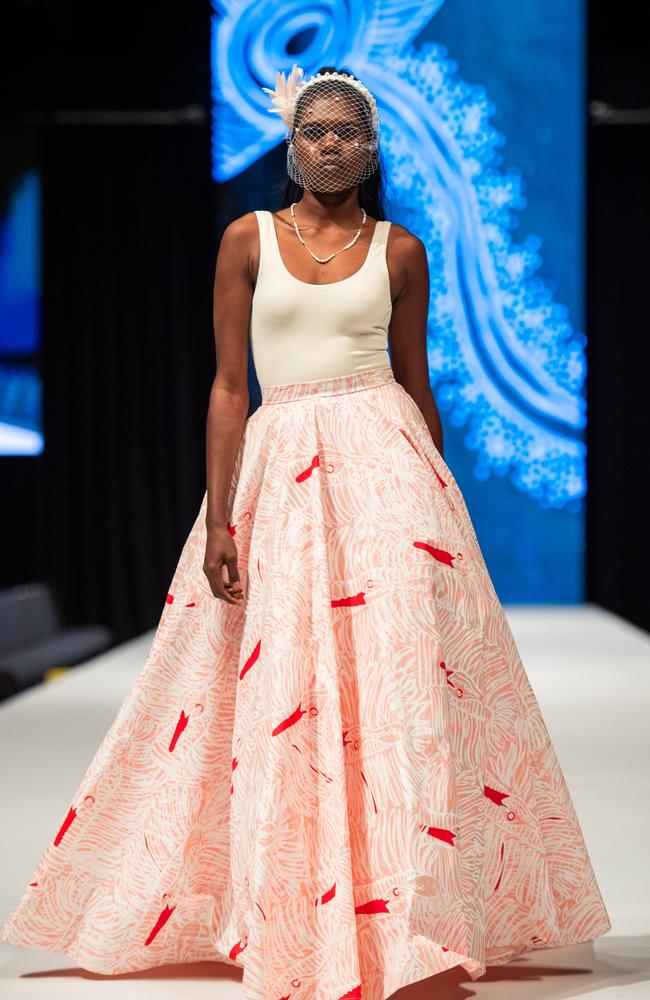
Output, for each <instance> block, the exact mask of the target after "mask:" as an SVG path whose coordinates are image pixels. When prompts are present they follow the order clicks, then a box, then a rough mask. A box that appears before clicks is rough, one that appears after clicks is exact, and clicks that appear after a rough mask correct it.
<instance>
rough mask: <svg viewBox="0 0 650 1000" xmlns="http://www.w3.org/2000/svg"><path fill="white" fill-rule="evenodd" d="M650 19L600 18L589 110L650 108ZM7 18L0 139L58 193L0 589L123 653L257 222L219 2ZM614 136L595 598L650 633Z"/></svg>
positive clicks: (592, 443)
mask: <svg viewBox="0 0 650 1000" xmlns="http://www.w3.org/2000/svg"><path fill="white" fill-rule="evenodd" d="M639 18H640V14H639V13H638V11H637V8H636V5H634V4H633V3H632V2H630V0H625V2H624V3H622V4H620V5H619V6H618V7H617V8H616V11H615V14H614V15H613V14H612V11H611V9H609V10H608V11H607V12H606V11H605V8H604V7H603V8H602V10H601V9H599V7H597V6H595V5H593V4H592V10H591V12H590V22H589V58H588V67H589V69H588V74H589V78H588V94H589V100H590V102H593V101H595V100H597V101H600V102H606V103H607V104H611V105H613V106H614V107H618V108H635V107H636V108H643V107H645V108H647V107H648V106H650V93H649V91H650V87H649V81H648V75H649V74H648V69H647V66H648V59H647V52H646V50H645V49H646V46H645V41H644V35H643V32H642V31H641V25H640V23H639ZM99 20H101V25H100V24H99V23H98V22H99ZM3 21H4V27H5V30H4V31H3V39H4V45H3V47H4V49H5V51H4V53H3V59H2V69H1V70H0V72H2V74H3V76H4V77H5V78H4V79H3V93H4V94H5V95H9V97H10V101H9V106H8V107H5V109H4V110H3V119H4V126H5V127H4V129H3V132H4V134H5V135H8V134H12V135H14V136H16V135H17V136H20V135H23V139H24V141H23V142H22V143H21V141H20V140H16V141H17V143H18V146H19V147H20V149H23V150H26V151H29V152H28V153H26V154H25V155H29V156H30V157H31V156H33V157H34V158H35V159H36V160H37V163H36V164H35V165H36V166H37V167H38V168H39V169H40V170H41V172H42V182H43V229H42V252H43V267H42V274H43V301H42V322H43V344H44V350H43V356H42V375H43V382H44V407H45V409H44V423H45V427H44V429H45V452H44V454H42V455H40V456H36V457H31V458H4V459H3V460H2V461H0V488H1V489H2V496H3V517H2V520H1V525H2V527H1V530H2V539H1V540H2V551H3V559H2V570H1V579H0V585H3V586H9V585H13V584H15V583H21V582H28V581H31V580H35V579H46V580H49V581H50V582H51V583H52V584H53V586H54V588H55V591H56V594H57V596H58V598H59V601H60V604H61V608H62V611H63V614H64V617H65V619H66V620H67V621H68V622H70V623H83V622H102V623H106V624H109V625H111V626H112V627H113V628H114V629H115V632H116V636H117V639H118V641H122V640H125V639H128V638H131V637H132V636H135V635H137V634H139V633H141V632H142V631H143V630H145V629H147V628H150V627H152V626H153V625H155V624H156V623H157V621H158V618H159V616H160V613H161V611H162V607H163V602H164V598H165V594H166V590H167V585H168V583H169V580H170V579H171V576H172V573H173V570H174V568H175V565H176V562H177V560H178V557H179V554H180V550H181V547H182V545H183V542H184V540H185V538H186V536H187V533H188V531H189V529H190V527H191V525H192V522H193V520H194V518H195V517H196V515H197V513H198V507H199V504H200V500H201V497H202V494H203V490H204V488H205V472H204V446H205V419H206V415H207V405H208V394H209V390H210V385H211V381H212V377H213V374H214V365H215V359H214V343H213V333H212V281H213V273H214V262H215V258H216V253H217V249H218V244H219V239H220V236H221V233H222V231H223V227H224V226H225V225H226V224H227V223H228V222H229V221H230V220H231V219H232V218H235V217H236V216H237V215H239V214H241V211H242V210H243V209H242V208H241V206H240V204H238V200H239V199H238V193H237V187H236V184H235V185H231V186H230V187H229V200H228V202H227V203H226V202H225V201H224V200H223V193H222V191H220V190H219V189H218V188H215V187H214V186H213V183H212V181H211V179H210V124H209V110H210V109H209V104H210V65H209V57H210V52H209V41H210V39H209V24H210V6H209V4H207V3H196V2H186V3H183V4H178V5H176V6H174V7H173V8H167V7H161V6H160V5H153V4H130V5H128V6H127V5H126V4H124V3H117V4H113V5H111V6H110V7H107V8H104V9H103V10H102V12H101V18H100V15H99V13H98V10H97V8H96V7H92V6H88V5H86V4H83V5H82V4H77V3H74V4H73V3H67V4H66V3H64V4H57V5H55V4H51V3H50V4H48V3H44V2H38V0H34V2H32V3H17V2H16V0H11V2H10V3H7V4H6V5H5V6H4V13H3ZM592 107H593V105H592ZM129 113H130V114H129ZM601 121H602V112H601V113H600V114H599V113H598V112H597V109H595V110H594V111H592V113H591V114H590V113H589V108H588V107H586V108H585V129H586V130H587V131H588V146H587V154H588V241H589V242H588V249H587V261H588V275H587V286H588V302H587V324H586V330H587V334H588V338H589V342H588V348H587V350H588V365H589V369H588V404H589V425H588V438H587V440H588V448H589V452H588V455H589V457H588V490H589V492H588V503H587V581H586V583H587V598H588V600H590V601H594V602H596V603H599V604H602V605H603V606H604V607H606V608H609V609H611V610H613V611H614V612H616V613H618V614H620V615H622V616H623V617H626V618H628V619H629V620H631V621H633V622H635V623H637V624H639V625H642V626H643V627H645V628H646V629H650V599H649V598H650V593H649V586H648V578H649V572H648V566H649V565H650V539H649V534H650V533H649V532H648V529H647V520H648V517H647V511H648V500H647V496H646V493H645V491H644V488H643V486H642V483H643V475H644V474H645V472H646V464H647V457H648V447H647V441H648V434H649V431H650V426H649V424H650V421H649V419H648V409H649V407H648V390H647V377H648V370H649V362H650V352H649V348H648V307H647V295H646V290H645V280H644V279H645V272H646V270H647V261H648V242H649V241H648V221H649V218H648V217H649V214H650V213H649V211H648V193H647V176H648V171H649V163H648V153H647V149H646V147H647V146H648V126H647V125H643V124H602V123H601ZM16 148H18V147H16ZM16 155H17V154H16ZM3 158H4V160H5V167H3V172H2V178H3V185H4V184H5V183H6V182H7V180H8V177H7V168H6V162H7V160H6V157H5V154H4V153H3ZM18 159H20V157H18ZM558 169H561V164H558ZM263 184H264V178H260V187H261V188H262V186H263ZM242 195H243V192H242ZM257 402H258V400H257V398H256V395H255V393H253V395H252V399H251V409H253V408H254V407H255V405H257Z"/></svg>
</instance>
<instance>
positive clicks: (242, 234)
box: [221, 212, 258, 244]
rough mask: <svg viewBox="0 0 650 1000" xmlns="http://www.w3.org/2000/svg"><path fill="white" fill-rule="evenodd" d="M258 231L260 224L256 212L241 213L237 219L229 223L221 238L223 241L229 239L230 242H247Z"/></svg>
mask: <svg viewBox="0 0 650 1000" xmlns="http://www.w3.org/2000/svg"><path fill="white" fill-rule="evenodd" d="M257 232H258V225H257V216H256V214H255V212H245V213H244V215H240V216H239V217H238V218H237V219H233V220H232V222H229V223H228V225H227V226H226V228H225V229H224V231H223V235H222V237H221V239H222V241H223V240H227V241H228V242H229V243H239V244H241V243H244V244H246V243H247V242H248V241H250V239H251V238H252V237H253V236H255V235H257Z"/></svg>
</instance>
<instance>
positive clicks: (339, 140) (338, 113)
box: [262, 63, 379, 192]
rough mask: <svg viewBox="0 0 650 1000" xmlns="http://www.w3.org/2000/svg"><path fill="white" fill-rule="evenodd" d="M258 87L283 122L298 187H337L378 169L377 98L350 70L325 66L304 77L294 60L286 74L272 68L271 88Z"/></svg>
mask: <svg viewBox="0 0 650 1000" xmlns="http://www.w3.org/2000/svg"><path fill="white" fill-rule="evenodd" d="M262 89H263V90H264V91H265V92H266V93H268V94H269V95H270V96H271V100H272V102H273V104H274V107H272V108H269V109H268V110H269V111H271V112H276V113H278V114H280V115H281V117H282V119H283V121H284V123H285V125H286V126H287V132H286V135H285V139H286V142H287V173H288V174H289V176H290V177H291V179H292V180H293V181H295V183H296V184H299V185H300V187H302V188H307V189H309V190H312V191H321V192H326V191H340V190H344V189H346V188H350V187H354V186H355V185H357V184H360V183H361V182H362V181H363V180H365V179H366V178H367V177H370V176H371V175H372V174H374V172H375V171H376V170H377V168H378V165H379V142H378V135H379V113H378V111H377V103H376V101H375V99H374V97H373V95H372V94H371V93H370V91H369V90H368V88H367V87H365V86H364V84H363V83H361V81H360V80H357V79H356V77H354V76H352V74H349V73H347V72H346V71H336V70H331V69H329V68H328V67H325V68H323V69H322V70H319V72H318V73H317V74H315V75H314V76H312V77H311V78H310V79H308V80H304V79H303V71H302V69H300V67H299V66H297V65H296V64H295V63H294V66H293V69H292V71H291V73H290V74H289V77H288V78H285V75H284V73H278V74H276V87H275V90H271V89H270V88H268V87H263V88H262Z"/></svg>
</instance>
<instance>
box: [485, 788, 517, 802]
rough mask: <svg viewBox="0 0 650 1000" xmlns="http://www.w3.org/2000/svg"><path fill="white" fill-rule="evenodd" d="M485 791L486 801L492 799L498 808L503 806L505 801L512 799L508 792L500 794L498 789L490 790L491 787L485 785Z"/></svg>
mask: <svg viewBox="0 0 650 1000" xmlns="http://www.w3.org/2000/svg"><path fill="white" fill-rule="evenodd" d="M483 791H484V793H485V797H486V799H491V800H492V802H495V803H496V804H497V805H498V806H502V805H503V800H504V799H508V798H510V796H509V795H508V793H507V792H498V791H497V790H496V788H490V786H489V785H483Z"/></svg>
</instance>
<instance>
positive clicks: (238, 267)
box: [203, 186, 443, 604]
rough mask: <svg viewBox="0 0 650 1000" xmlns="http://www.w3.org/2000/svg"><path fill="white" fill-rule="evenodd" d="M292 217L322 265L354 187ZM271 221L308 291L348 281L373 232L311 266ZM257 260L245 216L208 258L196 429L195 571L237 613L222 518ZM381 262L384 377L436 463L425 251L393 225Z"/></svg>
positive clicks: (240, 422) (349, 233)
mask: <svg viewBox="0 0 650 1000" xmlns="http://www.w3.org/2000/svg"><path fill="white" fill-rule="evenodd" d="M295 213H296V220H297V222H298V226H299V227H300V232H301V234H302V236H303V239H304V240H305V242H306V243H307V244H308V245H309V246H310V247H311V249H312V250H313V251H314V253H316V254H318V256H319V257H326V256H327V255H328V254H330V253H332V252H333V251H334V250H339V249H340V248H341V247H342V246H344V245H345V244H346V243H347V242H349V240H350V239H351V238H352V237H353V236H354V234H355V233H356V231H357V229H358V228H359V226H360V224H361V219H362V215H361V210H360V208H359V202H358V189H357V187H356V186H355V187H353V188H349V189H347V190H344V191H335V192H328V193H322V192H314V191H310V190H307V189H306V190H305V192H304V195H303V197H302V199H301V200H300V202H299V203H298V204H297V205H296V208H295ZM274 220H275V226H276V232H277V235H278V243H279V247H280V252H281V256H282V259H283V261H284V264H285V267H286V268H287V270H289V271H290V272H291V273H292V274H293V275H294V276H295V277H297V278H300V280H301V281H308V282H310V283H312V284H328V283H331V282H336V281H340V280H341V279H343V278H347V277H349V276H350V275H352V274H354V272H355V271H358V270H359V268H360V267H361V265H362V264H363V262H364V260H365V258H366V255H367V253H368V247H369V244H370V240H371V239H372V234H373V231H374V226H375V220H374V219H371V218H370V216H368V218H367V219H366V224H365V226H364V227H363V229H362V231H361V235H360V237H359V239H358V240H357V242H356V243H355V245H354V246H353V247H351V248H350V249H349V250H346V251H345V252H344V253H340V254H338V255H337V256H336V257H334V258H332V260H331V261H330V262H329V263H328V264H319V263H318V262H317V261H315V260H314V259H313V257H312V256H311V254H309V253H308V251H307V250H306V249H305V247H303V245H302V244H301V243H300V242H299V240H298V238H297V236H296V233H295V230H294V228H293V221H292V218H291V212H290V210H289V209H288V208H286V209H282V210H281V211H279V212H276V213H275V214H274ZM259 254H260V244H259V230H258V225H257V218H256V216H255V213H254V212H247V213H246V214H245V215H242V216H241V217H240V218H238V219H235V220H234V221H233V222H231V223H230V225H229V226H227V227H226V229H225V230H224V233H223V236H222V239H221V244H220V247H219V253H218V256H217V262H216V268H215V278H214V297H213V302H214V306H213V322H214V331H215V348H216V357H217V372H216V375H215V378H214V381H213V383H212V389H211V391H210V402H209V406H208V416H207V428H206V467H207V493H208V502H207V514H206V528H207V542H206V551H205V559H204V563H203V571H204V573H205V575H206V576H207V578H208V582H209V584H210V589H211V590H212V593H213V594H214V596H215V597H218V598H220V599H221V600H223V601H225V602H226V603H227V604H240V603H241V602H242V601H243V599H244V595H243V591H242V587H241V581H240V577H239V569H238V565H237V547H236V544H235V541H234V539H233V537H232V535H231V534H230V531H229V530H228V526H227V524H228V518H227V514H226V508H227V503H228V495H229V490H230V483H231V480H232V474H233V470H234V465H235V459H236V457H237V453H238V450H239V445H240V441H241V437H242V434H243V430H244V425H245V422H246V417H247V414H248V407H249V394H248V332H249V324H250V315H251V306H252V299H253V292H254V290H255V283H256V280H257V270H258V266H259ZM386 260H387V265H388V272H389V279H390V292H391V299H392V303H393V310H392V315H391V320H390V327H389V343H390V352H391V364H392V368H393V372H394V375H395V378H396V380H397V381H398V382H399V383H400V384H401V385H402V386H403V388H404V389H405V390H406V391H407V392H408V393H409V395H410V396H411V397H412V399H413V400H414V401H415V403H416V404H417V406H418V407H419V409H420V411H421V412H422V415H423V417H424V419H425V421H426V424H427V426H428V428H429V431H430V433H431V437H432V439H433V442H434V444H435V446H436V448H437V449H438V451H439V452H440V454H441V455H443V439H442V424H441V422H440V416H439V413H438V409H437V407H436V404H435V401H434V398H433V395H432V392H431V387H430V385H429V366H428V359H427V351H426V325H427V314H428V308H429V269H428V261H427V255H426V249H425V246H424V244H423V242H422V241H421V240H420V239H418V237H417V236H414V235H413V234H412V233H410V232H409V231H408V230H407V229H405V228H404V227H403V226H400V225H398V224H397V223H393V224H392V225H391V227H390V230H389V237H388V244H387V248H386ZM224 566H225V569H226V575H224Z"/></svg>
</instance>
